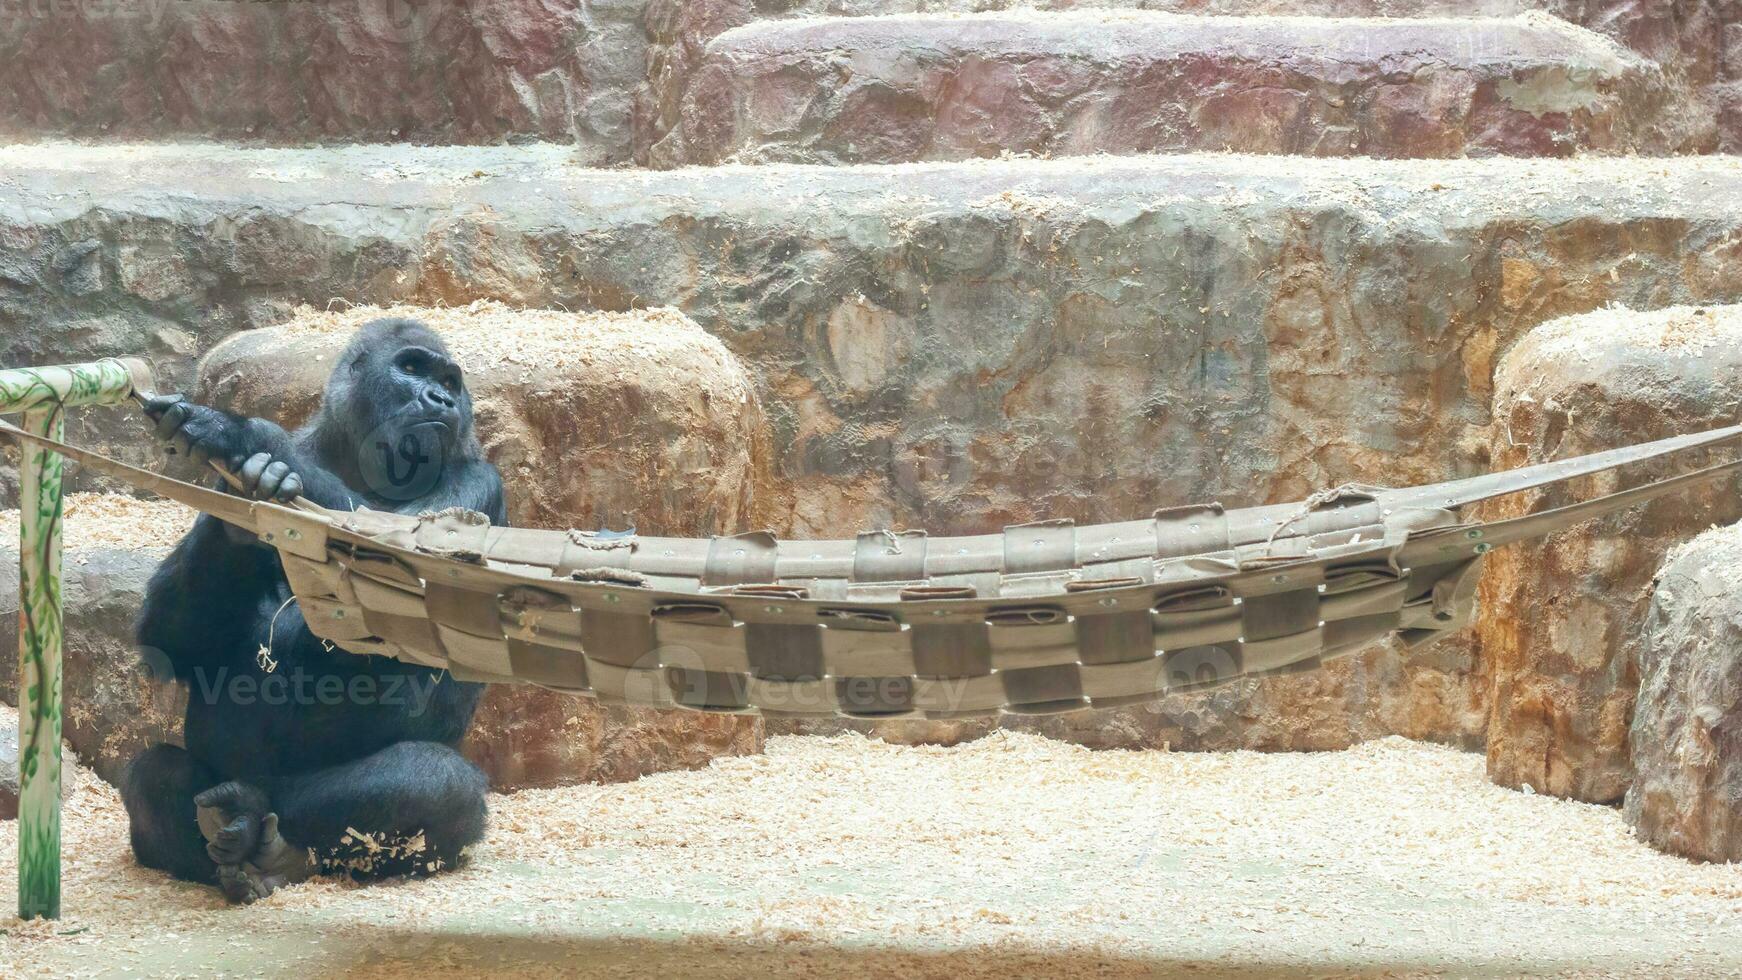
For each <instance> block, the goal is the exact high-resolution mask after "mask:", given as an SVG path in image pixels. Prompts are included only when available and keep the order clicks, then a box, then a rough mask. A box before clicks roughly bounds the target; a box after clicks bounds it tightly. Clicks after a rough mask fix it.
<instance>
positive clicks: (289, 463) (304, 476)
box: [145, 395, 361, 510]
mask: <svg viewBox="0 0 1742 980" xmlns="http://www.w3.org/2000/svg"><path fill="white" fill-rule="evenodd" d="M145 413H146V414H147V415H149V416H150V417H151V418H152V419H153V420H154V421H155V422H156V423H157V437H158V438H159V439H161V440H163V441H164V442H166V443H168V444H169V445H170V447H171V448H173V449H174V450H175V451H177V452H180V453H182V454H184V455H186V456H188V457H189V458H190V459H192V460H193V461H194V462H195V463H197V464H200V465H204V464H206V463H207V462H209V461H212V460H216V461H217V462H219V463H221V464H223V466H224V467H225V468H226V469H228V470H229V471H230V472H231V473H234V474H236V475H237V476H238V477H239V478H241V480H242V482H243V485H244V487H243V488H244V490H245V491H246V492H247V494H248V495H249V496H252V497H254V498H255V499H257V500H277V501H279V502H281V503H288V502H289V501H291V500H293V499H295V498H296V497H299V496H301V497H307V498H308V499H309V500H311V501H313V502H314V503H317V504H320V505H321V506H322V507H325V508H327V509H329V510H356V509H357V505H358V503H359V502H361V497H360V495H359V494H357V493H355V492H353V491H352V490H351V488H350V487H347V486H346V485H345V482H344V480H342V479H340V478H339V477H338V476H337V475H335V474H334V473H333V472H332V471H331V470H329V469H327V468H326V467H325V466H322V465H321V464H320V462H319V461H318V460H317V459H316V458H315V455H314V454H313V453H311V452H307V451H305V450H304V449H303V448H302V447H300V446H299V445H298V444H297V440H296V439H295V438H294V437H292V436H291V434H290V433H288V432H286V431H284V429H283V427H281V426H279V425H278V424H277V423H275V422H272V421H270V420H267V419H260V418H244V417H242V416H240V415H234V414H231V413H230V412H225V411H222V410H220V409H216V408H210V407H208V406H205V405H196V404H194V403H193V402H189V401H186V400H185V399H183V398H182V397H181V396H180V395H162V396H158V397H156V398H153V399H151V400H150V401H148V402H147V403H146V405H145Z"/></svg>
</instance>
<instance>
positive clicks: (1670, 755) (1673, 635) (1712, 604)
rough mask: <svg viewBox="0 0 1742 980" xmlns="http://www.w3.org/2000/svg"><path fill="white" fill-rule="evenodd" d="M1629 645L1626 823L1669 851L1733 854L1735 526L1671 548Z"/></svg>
mask: <svg viewBox="0 0 1742 980" xmlns="http://www.w3.org/2000/svg"><path fill="white" fill-rule="evenodd" d="M1638 651H1639V653H1638V664H1639V677H1640V684H1639V703H1638V705H1637V706H1636V707H1635V709H1634V714H1633V727H1632V736H1631V740H1632V746H1633V767H1634V770H1635V771H1634V776H1633V785H1632V787H1631V788H1629V789H1628V790H1627V804H1626V814H1627V822H1628V823H1630V824H1632V825H1633V828H1634V830H1635V831H1637V832H1638V834H1639V836H1640V837H1642V838H1644V839H1645V840H1647V841H1649V842H1650V843H1651V844H1652V845H1653V846H1654V847H1657V848H1660V849H1662V850H1665V851H1669V852H1671V853H1674V854H1681V855H1685V856H1687V857H1691V858H1697V859H1699V860H1704V861H1737V860H1742V525H1731V526H1730V527H1726V528H1720V529H1717V530H1713V531H1708V532H1706V533H1705V534H1702V535H1700V536H1699V537H1698V538H1695V539H1694V540H1693V541H1692V542H1691V543H1689V544H1688V545H1687V546H1685V547H1683V548H1680V549H1678V550H1676V551H1675V552H1673V553H1671V555H1670V557H1669V559H1668V560H1667V561H1666V562H1665V563H1664V566H1663V568H1662V569H1661V570H1660V571H1659V572H1658V576H1657V588H1656V591H1655V592H1654V594H1653V596H1652V600H1651V613H1650V616H1649V618H1648V619H1647V621H1646V626H1645V630H1644V637H1643V639H1642V641H1641V643H1640V644H1639V647H1638Z"/></svg>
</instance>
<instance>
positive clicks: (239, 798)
mask: <svg viewBox="0 0 1742 980" xmlns="http://www.w3.org/2000/svg"><path fill="white" fill-rule="evenodd" d="M267 808H268V803H267V799H266V793H265V792H263V791H262V790H260V789H259V788H258V787H255V786H250V785H248V784H247V783H243V782H237V781H234V780H232V781H230V782H227V783H219V784H218V785H216V786H213V787H212V788H211V789H208V790H206V791H205V792H203V793H200V794H199V795H197V796H195V797H194V818H195V819H196V820H197V821H198V822H199V825H200V833H201V834H202V835H203V836H204V837H205V838H206V853H207V854H209V855H211V858H212V863H213V864H216V865H217V866H218V867H220V868H222V867H223V866H225V865H236V864H241V863H242V862H243V861H245V860H247V859H248V857H249V855H251V854H253V853H254V852H255V850H257V849H258V848H259V846H260V827H261V824H262V822H264V821H265V819H266V811H267Z"/></svg>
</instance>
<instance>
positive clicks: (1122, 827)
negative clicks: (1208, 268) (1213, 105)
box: [0, 732, 1742, 980]
mask: <svg viewBox="0 0 1742 980" xmlns="http://www.w3.org/2000/svg"><path fill="white" fill-rule="evenodd" d="M71 778H74V779H76V780H78V789H77V790H76V792H74V794H73V795H72V797H71V798H70V799H69V802H68V815H67V821H66V830H65V832H66V866H67V888H66V908H67V918H66V919H64V920H62V921H61V922H59V923H54V924H52V925H44V924H41V923H14V924H11V926H10V928H9V930H8V932H7V934H6V935H4V936H0V973H3V974H4V975H10V976H61V975H83V974H87V973H89V972H91V971H92V970H93V968H94V966H95V965H97V964H100V965H101V968H102V969H113V970H117V971H131V972H135V973H149V974H203V973H206V972H207V971H209V970H210V969H211V968H212V964H223V969H226V970H229V971H232V972H233V973H236V974H240V975H264V974H280V975H297V976H306V975H310V974H320V973H339V972H343V973H345V974H347V975H350V976H363V977H383V978H385V977H395V978H398V977H416V978H419V980H423V978H430V977H456V978H457V977H473V976H476V975H478V974H479V973H494V972H504V973H513V974H515V975H524V976H532V977H556V976H584V977H613V978H615V977H659V976H742V975H757V976H766V977H771V978H779V977H821V976H875V977H890V978H896V977H900V978H904V980H905V978H910V977H950V978H967V980H976V978H996V980H1008V978H1010V977H1012V976H1049V977H1050V976H1097V977H1142V976H1152V975H1155V974H1157V973H1171V972H1177V971H1183V970H1190V971H1192V972H1193V973H1194V974H1195V975H1204V976H1250V975H1274V974H1277V973H1284V974H1289V975H1335V976H1344V975H1400V974H1407V975H1415V974H1436V975H1437V974H1445V973H1450V974H1454V975H1459V974H1469V973H1487V974H1495V975H1518V974H1533V975H1535V974H1566V975H1614V974H1633V975H1657V976H1670V975H1673V976H1701V975H1719V974H1724V973H1730V972H1734V971H1736V970H1738V969H1742V866H1735V865H1732V866H1719V865H1696V864H1691V863H1688V862H1686V861H1683V860H1681V859H1678V858H1673V857H1669V856H1666V855H1663V854H1659V853H1657V852H1655V851H1652V850H1650V849H1649V848H1647V847H1646V846H1644V845H1643V844H1641V843H1640V842H1638V841H1637V840H1635V839H1634V838H1633V837H1632V836H1631V835H1630V834H1629V833H1628V830H1627V828H1626V826H1625V825H1624V824H1623V822H1622V820H1621V817H1620V815H1619V814H1618V813H1617V812H1616V811H1615V810H1613V809H1611V808H1608V807H1601V806H1592V805H1587V804H1580V803H1570V802H1566V801H1560V800H1555V799H1550V798H1547V797H1542V796H1526V795H1524V794H1522V793H1515V792H1511V791H1509V790H1505V789H1501V788H1499V787H1496V786H1494V785H1492V784H1490V783H1488V781H1487V780H1486V778H1485V777H1484V775H1483V760H1482V757H1481V756H1480V755H1475V754H1469V753H1462V752H1457V751H1454V750H1452V749H1448V748H1442V747H1437V746H1431V745H1424V744H1419V743H1412V742H1407V741H1404V740H1402V739H1397V738H1389V739H1384V740H1381V741H1377V742H1371V743H1367V744H1365V745H1361V746H1358V747H1357V748H1354V749H1352V750H1349V751H1347V752H1336V753H1322V754H1300V755H1286V754H1275V755H1267V754H1257V753H1244V752H1242V753H1231V754H1183V753H1167V752H1119V751H1100V752H1097V751H1090V750H1087V749H1084V748H1082V747H1080V746H1073V745H1067V744H1064V743H1058V742H1052V741H1048V740H1046V739H1042V738H1038V737H1034V736H1030V735H1023V734H1014V733H1006V732H1000V733H995V734H993V735H991V736H988V737H986V738H984V739H981V740H980V741H977V742H972V743H968V744H966V745H961V746H956V747H949V748H945V747H936V746H914V747H904V746H892V745H886V744H884V743H882V742H877V741H873V740H870V739H866V738H863V737H860V736H856V735H846V736H839V737H834V738H815V737H779V738H774V739H771V740H770V741H769V744H768V752H767V754H766V755H763V756H746V757H734V758H727V759H721V760H718V761H716V762H715V763H714V764H713V765H712V766H711V767H709V768H708V769H706V770H703V771H698V772H674V773H666V774H661V775H656V776H649V777H646V778H643V779H641V780H638V781H636V782H633V783H626V784H619V785H603V786H601V785H589V786H574V787H569V788H566V789H553V790H536V791H526V792H522V793H519V794H516V795H513V796H493V797H492V798H491V800H490V807H491V818H490V828H489V832H488V837H487V839H486V841H485V842H484V843H483V844H482V845H481V846H480V847H479V848H477V850H476V854H475V857H473V858H472V860H471V861H470V862H469V863H466V864H464V865H463V866H462V867H460V868H459V869H457V870H453V871H449V872H446V873H444V874H441V875H438V876H435V877H433V878H427V879H417V880H410V881H403V882H397V883H395V882H389V883H385V884H382V885H376V886H368V887H364V886H358V885H354V884H351V883H348V882H345V881H341V880H337V879H331V878H329V879H322V880H317V881H314V882H309V883H306V884H303V885H299V886H296V887H293V888H288V889H285V890H283V891H280V892H279V893H277V894H275V895H273V896H272V897H270V898H268V899H266V900H265V901H263V902H261V903H259V904H258V905H256V906H253V907H250V908H248V909H228V908H225V907H224V906H223V905H222V902H221V900H220V899H219V898H218V897H217V895H216V893H215V892H214V891H213V890H212V889H207V888H198V887H194V886H189V885H181V884H177V883H174V882H171V881H170V880H169V879H167V878H166V877H165V876H163V875H161V874H159V873H157V872H153V871H147V870H145V869H142V868H139V867H137V866H136V865H134V864H133V863H132V860H131V858H130V857H129V856H128V851H127V834H126V818H125V814H124V813H123V812H122V810H121V806H120V802H119V799H118V797H117V796H116V794H115V792H114V790H113V789H111V788H110V787H108V786H107V785H105V784H103V783H101V782H99V781H97V780H95V779H94V778H92V777H90V776H89V775H88V774H86V773H83V772H82V771H79V772H75V773H74V774H73V775H72V777H71ZM365 836H366V835H361V834H358V835H355V837H356V840H357V841H358V843H359V845H360V847H361V848H362V849H364V850H368V847H369V845H368V844H366V843H364V842H363V839H364V837H365ZM373 843H374V844H375V845H376V846H377V847H378V848H379V850H378V851H375V852H373V853H377V854H385V853H388V852H390V851H396V850H397V851H399V852H402V853H405V852H407V851H406V848H407V847H409V845H411V844H412V843H414V842H392V841H374V842H373ZM15 847H16V830H15V824H12V823H5V824H0V864H5V865H6V866H7V871H6V874H7V875H8V876H9V875H11V874H13V873H14V871H13V869H12V868H11V867H10V862H11V861H12V860H14V859H13V857H12V855H13V853H14V849H15ZM6 884H7V883H6V882H4V881H0V887H5V885H6ZM72 929H82V930H84V931H82V932H79V933H77V934H71V935H69V934H65V933H66V931H67V930H72Z"/></svg>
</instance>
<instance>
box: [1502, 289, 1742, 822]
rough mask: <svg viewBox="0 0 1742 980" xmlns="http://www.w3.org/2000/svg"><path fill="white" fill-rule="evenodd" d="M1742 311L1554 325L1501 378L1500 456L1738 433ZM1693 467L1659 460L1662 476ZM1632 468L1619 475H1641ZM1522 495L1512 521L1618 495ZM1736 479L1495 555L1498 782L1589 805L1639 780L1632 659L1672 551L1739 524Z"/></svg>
mask: <svg viewBox="0 0 1742 980" xmlns="http://www.w3.org/2000/svg"><path fill="white" fill-rule="evenodd" d="M1738 392H1742V308H1739V307H1722V308H1714V309H1712V310H1694V309H1691V308H1686V307H1683V308H1676V309H1669V310H1663V311H1658V312H1653V313H1632V312H1629V311H1627V310H1604V311H1601V312H1598V313H1593V314H1589V315H1586V316H1579V317H1570V318H1566V319H1562V320H1557V321H1555V322H1552V323H1548V324H1544V325H1543V326H1541V327H1539V328H1537V329H1536V330H1534V331H1532V332H1531V333H1530V334H1528V335H1527V336H1526V337H1525V339H1524V340H1522V341H1521V342H1520V343H1519V344H1518V346H1517V347H1516V348H1514V349H1513V350H1512V351H1511V352H1509V353H1508V354H1507V355H1506V357H1505V358H1504V360H1502V362H1501V364H1500V367H1499V369H1498V371H1496V373H1495V396H1494V404H1495V414H1496V418H1495V425H1494V460H1495V464H1496V466H1498V467H1503V468H1511V467H1513V466H1522V465H1525V464H1528V463H1536V462H1542V461H1546V460H1549V459H1554V458H1564V457H1568V456H1577V455H1579V454H1581V453H1587V452H1593V451H1595V450H1598V449H1603V448H1607V447H1612V446H1620V445H1625V444H1627V443H1632V442H1640V441H1644V440H1648V439H1658V438H1663V437H1665V436H1669V435H1673V434H1675V433H1678V432H1695V431H1699V430H1702V429H1708V428H1714V427H1716V426H1720V425H1730V424H1734V423H1735V421H1736V419H1737V416H1738V407H1739V405H1742V396H1739V394H1738ZM1697 462H1698V460H1697V459H1683V460H1678V461H1676V462H1673V463H1666V464H1653V467H1652V468H1654V469H1655V470H1656V472H1658V473H1667V472H1672V471H1678V470H1680V469H1682V468H1683V467H1688V466H1692V465H1694V464H1695V463H1697ZM1652 468H1646V467H1636V468H1634V470H1633V471H1632V472H1629V473H1627V474H1625V475H1624V476H1623V477H1622V479H1625V480H1627V481H1628V483H1627V484H1625V485H1631V484H1632V483H1633V482H1635V481H1641V480H1643V479H1645V478H1646V477H1647V476H1648V475H1649V473H1648V472H1646V470H1647V469H1652ZM1622 485H1624V484H1620V483H1617V482H1615V480H1614V478H1613V477H1610V478H1605V480H1604V482H1603V484H1602V485H1590V484H1587V485H1585V486H1582V487H1578V488H1577V490H1575V491H1567V490H1565V489H1562V490H1556V491H1552V492H1542V493H1533V494H1522V495H1519V496H1518V497H1517V498H1507V499H1504V500H1501V501H1497V502H1495V503H1494V504H1492V505H1490V509H1489V511H1488V513H1489V514H1491V515H1493V516H1511V515H1516V514H1523V513H1527V512H1534V511H1537V510H1542V509H1547V508H1550V507H1555V506H1560V505H1562V504H1565V503H1569V502H1570V501H1571V500H1572V499H1575V498H1576V497H1580V496H1583V495H1585V494H1588V493H1591V492H1601V491H1603V490H1607V489H1611V488H1614V487H1618V486H1622ZM1738 489H1739V488H1738V484H1737V481H1736V480H1734V479H1727V480H1723V481H1719V482H1716V483H1711V484H1707V485H1704V486H1701V487H1697V488H1694V489H1691V490H1688V491H1685V492H1682V493H1678V494H1676V495H1675V496H1674V497H1672V498H1668V499H1665V500H1661V501H1658V502H1655V503H1652V504H1649V505H1647V506H1644V507H1641V508H1636V509H1634V510H1630V511H1627V512H1625V513H1622V514H1619V515H1616V516H1613V517H1609V518H1605V519H1603V520H1599V521H1594V522H1591V523H1590V524H1587V525H1581V526H1580V527H1578V528H1575V529H1573V530H1570V531H1567V532H1564V533H1562V534H1559V535H1556V536H1554V537H1553V538H1550V539H1548V540H1547V541H1544V542H1530V543H1525V544H1521V545H1514V546H1512V547H1509V548H1504V549H1501V550H1500V551H1498V552H1496V553H1495V554H1493V555H1491V556H1490V557H1489V560H1490V564H1489V567H1488V571H1487V573H1486V574H1485V576H1484V577H1483V580H1482V587H1481V588H1482V592H1481V603H1482V611H1483V615H1482V616H1481V618H1480V619H1479V621H1478V625H1477V627H1476V630H1477V634H1478V636H1479V638H1480V641H1481V647H1482V650H1483V652H1484V653H1485V655H1486V656H1487V657H1488V658H1489V660H1490V664H1491V669H1492V672H1493V683H1494V695H1493V699H1494V700H1493V718H1492V720H1491V723H1490V725H1489V729H1488V772H1489V775H1490V777H1491V778H1493V779H1494V781H1495V782H1497V783H1500V784H1501V785H1504V786H1524V785H1529V786H1531V787H1532V788H1534V789H1535V790H1537V791H1538V792H1547V793H1552V794H1554V795H1557V796H1569V797H1573V798H1576V799H1581V800H1589V801H1591V802H1613V801H1617V800H1619V799H1620V798H1621V796H1622V794H1623V793H1624V792H1625V791H1626V789H1627V785H1628V782H1629V780H1630V779H1631V778H1632V766H1631V764H1630V762H1629V759H1628V750H1627V733H1628V722H1629V719H1630V718H1631V716H1632V710H1633V703H1634V697H1635V695H1636V693H1637V691H1638V684H1639V677H1638V674H1637V673H1636V671H1635V661H1634V650H1635V649H1637V647H1638V644H1639V643H1640V628H1641V625H1642V624H1643V623H1644V622H1645V618H1646V613H1647V609H1648V607H1649V604H1650V600H1651V582H1652V577H1653V576H1654V575H1655V574H1656V572H1657V569H1658V566H1659V564H1660V563H1661V561H1662V559H1663V555H1664V553H1665V552H1666V551H1668V550H1669V549H1670V548H1672V547H1674V546H1675V545H1676V544H1678V543H1681V542H1683V541H1686V540H1687V539H1688V538H1690V537H1692V536H1693V535H1695V534H1697V533H1699V532H1700V531H1701V530H1703V529H1705V528H1707V527H1709V526H1711V525H1712V524H1714V523H1730V522H1733V521H1736V520H1738V519H1739V518H1742V497H1739V495H1738Z"/></svg>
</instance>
